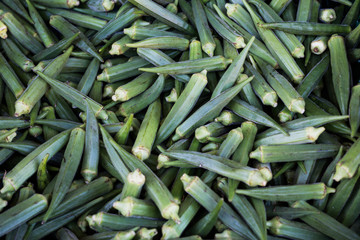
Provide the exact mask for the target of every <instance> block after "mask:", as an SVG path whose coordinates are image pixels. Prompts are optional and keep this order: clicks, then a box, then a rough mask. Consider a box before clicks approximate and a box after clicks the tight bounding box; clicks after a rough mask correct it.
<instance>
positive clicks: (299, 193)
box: [236, 183, 335, 201]
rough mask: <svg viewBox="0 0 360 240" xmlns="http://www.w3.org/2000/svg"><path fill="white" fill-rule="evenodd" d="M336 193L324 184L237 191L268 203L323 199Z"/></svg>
mask: <svg viewBox="0 0 360 240" xmlns="http://www.w3.org/2000/svg"><path fill="white" fill-rule="evenodd" d="M334 192H335V189H334V188H329V187H327V186H326V185H325V184H324V183H314V184H304V185H293V186H274V187H267V188H257V189H255V188H254V189H238V190H236V193H237V194H243V195H246V196H251V197H254V198H258V199H263V200H268V201H298V200H310V199H323V198H324V197H325V196H326V195H327V194H329V193H334Z"/></svg>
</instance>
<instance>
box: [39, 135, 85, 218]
mask: <svg viewBox="0 0 360 240" xmlns="http://www.w3.org/2000/svg"><path fill="white" fill-rule="evenodd" d="M84 142H85V131H84V130H83V129H81V128H75V129H74V130H72V131H71V133H70V137H69V143H68V145H67V147H66V150H65V154H64V160H63V161H62V163H61V166H60V170H59V174H58V176H57V178H56V182H55V186H54V189H53V191H52V198H51V202H50V205H49V208H48V210H47V211H46V213H45V216H44V219H43V222H46V221H47V220H48V219H49V217H50V216H51V215H52V214H53V212H54V210H55V209H56V208H57V207H58V206H59V205H60V203H61V202H62V201H63V200H64V197H65V195H66V193H67V192H68V190H69V188H70V185H71V183H72V181H73V179H74V177H75V174H76V171H77V169H78V167H79V164H80V161H81V157H82V153H83V149H84Z"/></svg>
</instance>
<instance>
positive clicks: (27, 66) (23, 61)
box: [1, 38, 35, 72]
mask: <svg viewBox="0 0 360 240" xmlns="http://www.w3.org/2000/svg"><path fill="white" fill-rule="evenodd" d="M1 43H2V44H1V45H2V47H3V49H4V51H5V53H6V55H7V56H8V58H9V59H10V60H11V61H12V62H14V63H15V64H16V65H17V66H19V67H20V68H21V69H22V70H23V71H25V72H29V71H30V70H31V68H33V67H34V66H35V65H34V63H33V61H31V59H29V58H28V57H27V56H26V55H24V54H23V53H22V52H21V50H20V49H19V48H18V47H17V45H16V44H15V43H14V42H13V41H12V40H11V39H10V38H9V39H6V40H3V41H1Z"/></svg>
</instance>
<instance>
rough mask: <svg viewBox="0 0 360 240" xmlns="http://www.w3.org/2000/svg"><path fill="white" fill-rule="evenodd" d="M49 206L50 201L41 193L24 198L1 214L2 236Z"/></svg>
mask: <svg viewBox="0 0 360 240" xmlns="http://www.w3.org/2000/svg"><path fill="white" fill-rule="evenodd" d="M47 206H48V201H47V199H46V197H45V196H43V195H41V194H34V195H33V196H32V197H30V198H28V199H27V200H24V201H22V202H21V203H18V204H16V205H15V206H13V207H12V208H10V209H8V210H6V211H4V212H2V213H1V214H0V219H1V221H0V229H1V231H0V236H4V235H5V234H6V233H8V232H10V231H12V230H13V229H15V228H17V227H18V226H20V225H21V224H23V223H25V222H27V221H28V220H29V219H31V218H33V217H35V216H36V215H38V214H40V213H41V212H43V211H44V210H46V208H47Z"/></svg>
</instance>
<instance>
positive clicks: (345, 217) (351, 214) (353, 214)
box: [339, 189, 360, 226]
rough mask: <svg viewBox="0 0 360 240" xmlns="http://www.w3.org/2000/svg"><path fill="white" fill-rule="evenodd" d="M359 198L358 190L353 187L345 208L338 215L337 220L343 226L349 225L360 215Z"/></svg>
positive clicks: (359, 191) (359, 192)
mask: <svg viewBox="0 0 360 240" xmlns="http://www.w3.org/2000/svg"><path fill="white" fill-rule="evenodd" d="M359 199H360V190H359V189H357V190H356V189H355V190H354V193H353V194H352V196H351V197H350V199H349V200H348V202H347V204H346V206H345V208H344V209H343V210H342V212H341V214H340V216H339V220H340V221H341V222H342V224H344V225H345V226H351V225H352V224H353V223H354V222H355V220H356V218H357V217H358V216H359V215H360V211H359V208H358V204H359Z"/></svg>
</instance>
